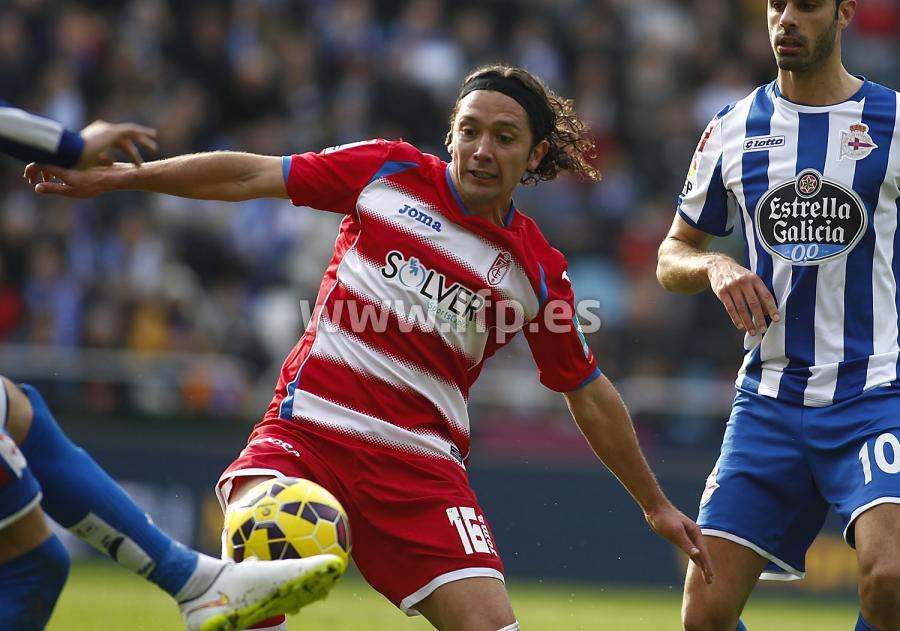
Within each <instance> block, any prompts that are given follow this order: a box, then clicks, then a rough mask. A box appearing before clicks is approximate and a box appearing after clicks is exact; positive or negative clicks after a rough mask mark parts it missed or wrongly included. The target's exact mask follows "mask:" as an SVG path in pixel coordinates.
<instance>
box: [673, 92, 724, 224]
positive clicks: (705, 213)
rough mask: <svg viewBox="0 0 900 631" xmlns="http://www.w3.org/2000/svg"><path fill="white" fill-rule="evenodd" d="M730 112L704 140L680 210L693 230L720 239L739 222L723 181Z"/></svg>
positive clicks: (708, 130) (713, 124) (720, 116)
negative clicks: (724, 127)
mask: <svg viewBox="0 0 900 631" xmlns="http://www.w3.org/2000/svg"><path fill="white" fill-rule="evenodd" d="M730 109H731V108H730V107H729V108H726V109H724V110H722V112H719V114H717V115H716V116H715V118H713V119H712V121H710V123H709V125H708V126H707V127H706V130H705V131H704V132H703V135H702V136H701V137H700V142H699V143H698V144H697V149H696V151H694V157H693V159H692V160H691V167H690V170H689V171H688V174H687V179H686V180H685V183H684V189H683V190H682V191H681V195H679V196H678V208H677V209H678V215H679V216H680V217H681V218H682V219H684V220H685V221H686V222H687V223H689V224H690V225H691V226H693V227H695V228H697V229H698V230H702V231H703V232H706V233H708V234H712V235H715V236H720V237H721V236H725V235H727V234H730V233H731V230H732V228H733V227H734V219H735V207H734V204H732V203H729V198H728V191H726V189H725V184H724V182H723V180H722V145H723V142H722V119H723V117H724V116H725V115H726V114H727V113H728V111H730Z"/></svg>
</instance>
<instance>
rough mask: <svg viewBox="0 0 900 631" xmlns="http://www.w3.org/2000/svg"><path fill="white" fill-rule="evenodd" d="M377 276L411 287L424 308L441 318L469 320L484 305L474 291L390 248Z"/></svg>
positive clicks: (461, 322)
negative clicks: (424, 300)
mask: <svg viewBox="0 0 900 631" xmlns="http://www.w3.org/2000/svg"><path fill="white" fill-rule="evenodd" d="M380 271H381V275H382V276H383V277H384V278H386V279H388V280H395V281H397V282H399V283H400V284H401V285H403V286H404V287H408V288H409V289H412V290H413V291H415V292H416V293H417V294H419V295H420V296H422V297H423V298H425V299H426V300H427V301H428V311H429V313H433V314H435V315H436V316H438V317H439V318H441V319H442V320H445V321H447V322H451V323H453V324H457V325H462V324H464V323H465V322H466V321H468V322H472V321H474V320H475V314H477V313H478V312H479V311H480V310H481V309H482V308H484V306H485V299H484V297H483V296H481V295H480V294H479V293H478V292H476V291H473V290H471V289H469V288H468V287H464V286H463V285H460V284H459V283H457V282H452V283H451V281H450V280H448V278H447V277H446V276H445V275H444V274H441V273H440V272H438V271H436V270H433V269H428V268H427V267H425V266H424V265H422V262H421V261H419V259H417V258H415V257H411V258H409V259H407V258H406V256H404V254H403V253H402V252H400V251H398V250H391V251H390V252H388V253H387V256H386V257H385V259H384V266H383V267H382V268H381V270H380Z"/></svg>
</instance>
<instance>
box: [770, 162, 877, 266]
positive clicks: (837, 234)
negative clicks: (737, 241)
mask: <svg viewBox="0 0 900 631" xmlns="http://www.w3.org/2000/svg"><path fill="white" fill-rule="evenodd" d="M867 225H868V217H867V215H866V210H865V206H864V205H863V203H862V200H860V199H859V196H858V195H857V194H856V193H854V192H853V191H852V190H850V189H848V188H846V187H844V186H842V185H840V184H838V183H837V182H833V181H831V180H828V179H825V178H824V177H822V174H821V173H819V172H818V171H816V170H815V169H806V170H805V171H803V172H802V173H800V174H799V175H798V176H797V177H796V178H794V179H792V180H788V181H787V182H782V183H781V184H778V185H777V186H775V187H773V188H771V189H769V191H768V192H767V193H766V194H765V195H764V196H763V197H762V199H760V200H759V203H758V204H757V205H756V229H757V232H758V233H759V238H760V241H761V242H762V244H763V246H764V247H765V248H766V249H767V250H768V251H769V252H771V253H772V254H774V255H775V256H777V257H779V258H781V259H784V260H786V261H788V262H790V263H792V264H793V265H818V264H819V263H822V262H824V261H828V260H830V259H834V258H838V257H840V256H844V255H846V254H847V253H848V252H850V251H851V250H852V249H853V248H854V247H856V244H857V243H858V242H859V240H860V238H861V237H862V235H863V234H864V233H865V231H866V226H867Z"/></svg>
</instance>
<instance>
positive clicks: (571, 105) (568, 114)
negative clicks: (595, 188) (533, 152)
mask: <svg viewBox="0 0 900 631" xmlns="http://www.w3.org/2000/svg"><path fill="white" fill-rule="evenodd" d="M492 74H493V75H501V76H504V77H509V78H513V79H516V80H518V81H519V82H520V83H521V84H522V85H523V86H524V87H525V88H526V89H528V90H530V91H531V92H533V93H534V94H536V95H537V96H538V97H540V100H541V101H542V102H543V103H544V105H545V106H546V107H547V112H548V114H549V118H550V120H551V121H552V125H551V131H550V133H549V134H548V135H547V137H546V140H547V142H549V143H550V149H549V151H547V155H545V156H544V159H543V160H541V163H540V164H539V165H538V166H537V168H536V169H535V170H534V171H526V172H525V175H523V176H522V180H521V181H522V184H537V183H538V182H539V181H541V180H545V181H546V180H552V179H554V178H556V176H557V175H559V173H560V171H567V172H569V173H572V174H573V175H579V176H581V177H584V178H587V179H590V180H593V181H597V180H599V179H600V171H598V170H597V169H595V168H594V167H593V166H592V165H591V159H592V158H594V157H595V156H596V153H595V150H596V147H595V145H594V141H593V140H592V139H591V137H590V136H589V135H588V127H587V125H586V124H585V123H584V121H582V120H581V119H579V118H578V115H577V114H576V113H575V102H574V101H572V99H566V98H563V97H561V96H559V95H558V94H556V93H555V92H553V90H551V89H550V88H548V87H547V86H546V85H544V82H543V81H541V80H540V79H539V78H538V77H536V76H535V75H533V74H531V73H530V72H528V71H527V70H525V69H524V68H516V67H513V66H506V65H503V64H491V65H489V66H482V67H481V68H478V69H477V70H475V71H473V72H472V73H470V74H469V75H468V76H467V77H466V78H465V79H464V80H463V84H462V87H463V88H464V87H465V86H466V85H467V84H468V83H469V82H470V81H473V80H475V79H478V78H479V77H483V76H485V75H492ZM460 100H461V99H459V98H457V99H456V103H455V104H454V105H453V111H452V112H450V131H449V132H448V133H447V143H448V144H449V143H450V139H451V137H452V134H453V122H454V121H455V120H456V114H457V112H458V111H459V103H460ZM529 126H530V127H531V133H532V135H533V136H534V137H535V140H534V144H533V145H532V148H533V147H534V146H537V144H538V143H539V142H540V141H541V140H544V139H543V138H537V133H536V131H535V129H534V121H532V120H531V118H530V117H529Z"/></svg>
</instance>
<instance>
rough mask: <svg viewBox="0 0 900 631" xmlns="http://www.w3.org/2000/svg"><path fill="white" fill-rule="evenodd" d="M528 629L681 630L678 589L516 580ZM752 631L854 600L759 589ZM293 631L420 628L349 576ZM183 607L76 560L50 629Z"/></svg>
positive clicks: (821, 626)
mask: <svg viewBox="0 0 900 631" xmlns="http://www.w3.org/2000/svg"><path fill="white" fill-rule="evenodd" d="M510 593H511V595H512V601H513V606H514V607H515V610H516V614H517V615H518V617H519V621H520V622H521V623H522V629H523V630H525V631H570V630H571V631H574V630H577V629H586V630H590V629H606V630H609V631H669V630H671V631H677V630H678V629H679V628H680V625H679V616H678V611H679V606H680V594H679V593H678V589H673V590H671V591H667V590H638V589H625V588H618V587H616V588H613V587H601V586H587V585H566V584H558V583H554V584H552V585H541V584H538V583H534V582H527V583H526V582H516V581H513V582H512V583H511V584H510ZM744 621H745V622H746V623H747V626H748V627H749V628H750V631H781V630H784V629H790V630H791V631H848V630H849V629H852V628H853V625H854V623H855V622H856V605H855V604H854V603H853V602H852V601H849V600H837V601H834V600H829V601H822V600H816V601H812V600H809V599H808V598H799V597H792V596H791V595H789V594H778V595H776V596H772V595H769V594H759V595H757V596H755V597H753V598H751V600H750V603H749V605H748V606H747V610H746V611H745V613H744ZM289 626H290V628H291V629H292V631H405V630H409V631H421V630H423V629H430V628H431V627H430V626H429V625H428V624H427V623H426V622H425V621H424V620H423V619H422V618H420V617H417V618H413V619H408V618H406V616H404V615H403V614H401V613H400V612H399V611H398V610H396V609H395V608H394V607H393V605H391V604H390V603H388V601H387V600H385V599H384V598H383V597H382V596H381V595H379V594H378V593H376V592H375V591H374V590H373V589H371V588H370V587H369V586H368V585H366V584H365V583H364V582H363V581H362V580H361V579H360V578H358V576H356V575H348V576H347V577H345V578H344V579H342V581H341V582H340V583H339V584H338V586H337V588H335V590H334V592H333V593H332V594H331V596H329V598H328V599H327V600H326V601H324V602H322V603H316V604H314V605H311V606H310V607H307V608H306V609H304V610H302V611H301V612H300V613H299V614H297V615H296V616H292V617H291V618H290V619H289ZM182 628H183V627H182V626H181V623H180V618H179V615H178V611H177V608H176V607H175V605H174V603H173V602H172V600H171V599H170V598H169V597H168V596H167V595H166V594H165V593H163V592H162V591H161V590H160V589H157V588H156V587H154V586H152V585H149V584H147V583H146V582H144V581H143V580H142V579H140V578H138V577H136V576H134V575H132V574H129V573H128V572H126V571H125V570H123V569H121V568H119V567H117V566H115V565H113V564H112V563H108V562H104V561H91V562H82V563H76V564H75V565H74V566H73V568H72V573H71V575H70V577H69V582H68V584H67V585H66V588H65V590H64V591H63V594H62V597H61V599H60V601H59V603H58V604H57V607H56V611H55V612H54V615H53V618H52V619H51V620H50V624H49V626H48V627H47V629H48V631H177V630H180V629H182Z"/></svg>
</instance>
